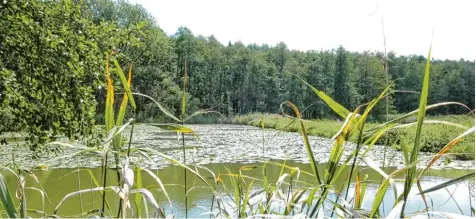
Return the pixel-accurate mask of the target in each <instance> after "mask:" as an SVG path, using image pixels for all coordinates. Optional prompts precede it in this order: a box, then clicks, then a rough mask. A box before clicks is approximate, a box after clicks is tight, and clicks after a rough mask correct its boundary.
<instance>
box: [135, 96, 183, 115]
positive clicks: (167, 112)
mask: <svg viewBox="0 0 476 219" xmlns="http://www.w3.org/2000/svg"><path fill="white" fill-rule="evenodd" d="M132 94H134V95H137V96H141V97H145V98H147V99H149V100H152V101H153V102H154V103H155V104H156V105H157V107H159V109H160V111H162V112H163V113H164V114H165V115H166V116H168V117H169V118H171V119H173V120H175V121H177V122H182V120H180V119H178V118H177V117H176V116H174V114H172V113H171V112H170V111H169V110H168V109H167V108H166V107H164V106H163V105H162V104H161V103H159V102H158V101H157V100H155V99H154V98H152V97H150V96H147V95H145V94H141V93H132Z"/></svg>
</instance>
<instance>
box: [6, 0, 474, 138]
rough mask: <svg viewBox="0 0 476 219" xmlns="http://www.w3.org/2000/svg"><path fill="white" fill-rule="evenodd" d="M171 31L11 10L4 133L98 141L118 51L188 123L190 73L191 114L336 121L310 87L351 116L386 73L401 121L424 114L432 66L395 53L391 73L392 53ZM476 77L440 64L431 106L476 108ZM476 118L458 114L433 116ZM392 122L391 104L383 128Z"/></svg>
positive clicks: (126, 10) (149, 24) (18, 5)
mask: <svg viewBox="0 0 476 219" xmlns="http://www.w3.org/2000/svg"><path fill="white" fill-rule="evenodd" d="M159 24H160V21H156V20H155V19H154V18H153V17H152V16H151V14H150V13H149V12H148V11H147V10H146V9H144V8H143V7H142V6H140V5H132V4H130V3H128V2H127V1H111V0H96V1H92V0H83V1H80V0H69V1H68V0H64V1H35V0H29V1H3V2H0V91H1V96H0V106H1V108H2V114H1V115H0V120H1V124H0V131H2V130H3V131H5V130H12V129H17V130H26V131H28V133H33V134H32V135H31V136H41V137H40V138H36V137H35V138H33V137H32V139H33V140H35V141H37V142H43V141H44V139H45V138H46V136H48V135H50V136H54V135H56V134H57V133H62V134H66V135H67V136H69V137H74V136H75V135H76V134H87V133H88V132H89V131H90V128H91V127H92V125H93V124H94V122H95V121H96V122H97V121H100V120H101V114H102V112H103V111H104V101H105V93H106V92H105V88H104V87H105V86H104V83H105V79H104V78H105V77H104V60H105V57H106V54H107V53H108V52H109V51H111V50H116V51H119V52H120V53H119V54H120V55H119V56H118V58H119V61H120V63H122V64H123V65H124V68H126V66H128V64H133V72H134V73H133V82H132V83H133V90H134V91H135V92H139V93H143V94H146V95H149V96H151V97H153V98H154V99H156V100H157V101H159V102H161V103H163V104H164V105H165V106H167V107H168V108H169V109H170V110H171V111H172V112H173V113H176V114H177V113H178V110H177V109H179V108H180V107H179V106H180V97H181V94H182V93H181V92H182V91H181V87H182V83H183V74H184V70H185V63H187V67H188V74H189V76H190V81H189V83H188V86H187V93H188V95H187V99H188V104H187V106H188V111H189V112H193V111H196V110H198V109H205V108H213V109H215V110H217V111H219V112H220V113H222V114H223V115H234V114H245V113H250V112H269V113H275V112H278V111H279V104H280V103H281V102H282V101H285V100H290V101H292V102H293V103H294V104H296V105H297V106H298V107H299V108H300V109H301V110H302V111H304V115H305V117H306V118H325V117H333V116H334V114H333V113H332V111H331V110H329V108H328V107H327V106H326V105H325V104H324V103H323V102H322V101H320V100H319V99H318V98H317V97H316V95H315V94H313V93H312V91H310V90H309V89H308V88H307V87H306V86H305V85H304V84H303V83H302V82H301V81H300V79H299V78H298V77H300V78H302V79H304V80H306V81H308V82H309V83H310V84H312V85H313V86H315V87H316V88H318V89H320V90H322V91H324V92H326V93H327V94H329V95H330V96H332V97H333V98H334V99H335V100H336V101H338V102H339V103H341V104H343V105H344V106H346V107H348V108H350V109H351V108H354V107H356V106H358V105H359V104H362V103H365V102H368V101H370V100H371V99H372V98H374V97H377V96H378V94H379V93H380V92H381V91H382V90H383V89H385V87H386V84H387V75H386V73H385V68H384V64H385V63H388V68H387V69H388V83H389V84H392V86H393V87H392V88H393V90H394V91H396V92H395V93H393V94H392V95H391V96H390V97H389V100H388V103H389V112H390V113H392V114H393V113H402V112H408V111H410V110H414V109H416V108H418V99H419V94H418V92H419V89H420V88H421V79H422V76H423V71H424V65H425V61H426V58H425V57H424V56H422V55H411V56H398V55H396V54H395V53H393V52H390V53H388V55H387V62H384V60H385V57H384V55H383V54H382V53H380V52H373V51H368V52H360V53H356V52H350V51H346V50H345V48H344V47H342V46H339V47H337V48H336V49H333V50H320V51H306V52H304V51H296V50H290V49H288V48H287V46H286V44H285V43H279V44H277V45H273V46H271V45H256V44H251V45H244V44H243V43H241V42H236V43H231V42H230V43H228V44H227V45H223V44H221V43H220V42H219V41H218V40H217V39H216V38H214V37H213V36H209V37H205V36H200V35H199V36H195V35H194V34H193V33H192V31H191V30H189V29H187V28H185V27H181V28H179V29H178V30H177V32H176V33H175V34H173V35H171V36H167V35H166V34H165V33H164V32H163V30H162V29H160V26H159ZM336 46H337V45H336ZM435 46H437V45H435ZM426 52H427V51H421V54H426ZM474 73H475V69H474V60H471V61H468V60H458V61H455V60H433V61H432V68H431V87H430V91H431V93H430V96H429V102H430V103H436V102H443V101H458V102H461V103H463V104H466V105H468V106H469V107H470V108H473V107H474V96H475V93H474V87H475V85H474V82H475V81H474ZM296 76H298V77H296ZM116 81H118V80H116ZM118 89H120V86H119V85H118ZM136 102H137V103H138V104H137V106H138V108H137V112H136V118H137V119H138V120H139V121H142V122H147V121H164V119H165V117H163V116H161V115H162V114H161V113H160V111H159V109H158V108H157V107H156V106H155V103H152V102H151V101H150V100H147V99H145V98H139V97H138V98H137V100H136ZM466 112H467V110H465V109H463V108H461V107H456V106H454V107H445V108H440V109H437V110H435V111H432V113H440V114H458V113H466ZM385 114H386V106H385V101H383V102H382V103H381V104H379V105H378V106H377V107H376V109H375V111H374V113H373V114H372V116H373V118H375V119H379V118H382V116H383V115H385ZM94 118H95V119H94Z"/></svg>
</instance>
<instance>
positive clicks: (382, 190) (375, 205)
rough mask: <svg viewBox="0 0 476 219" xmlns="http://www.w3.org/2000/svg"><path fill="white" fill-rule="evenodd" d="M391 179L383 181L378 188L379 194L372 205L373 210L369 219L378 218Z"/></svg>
mask: <svg viewBox="0 0 476 219" xmlns="http://www.w3.org/2000/svg"><path fill="white" fill-rule="evenodd" d="M389 179H390V178H388V179H386V180H385V181H383V183H382V184H381V185H380V187H379V188H378V190H377V193H376V194H375V199H374V202H373V203H372V208H371V210H370V216H369V218H375V217H376V214H377V212H378V209H379V207H380V204H381V203H382V200H383V197H384V196H385V193H386V192H387V187H388V185H389V182H390V181H389Z"/></svg>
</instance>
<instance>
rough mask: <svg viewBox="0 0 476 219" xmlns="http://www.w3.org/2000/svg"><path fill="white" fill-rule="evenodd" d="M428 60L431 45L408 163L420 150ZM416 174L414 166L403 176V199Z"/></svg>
mask: <svg viewBox="0 0 476 219" xmlns="http://www.w3.org/2000/svg"><path fill="white" fill-rule="evenodd" d="M430 61H431V46H430V51H429V52H428V58H427V60H426V67H425V75H424V77H423V85H422V89H421V92H420V107H419V110H418V117H417V130H416V134H415V140H414V144H413V150H412V153H411V155H410V159H409V161H408V162H409V163H413V162H415V161H417V160H418V152H419V150H420V135H421V127H422V125H423V120H424V119H425V114H426V105H427V102H428V88H429V85H430ZM415 174H416V166H414V167H412V168H410V169H408V171H407V175H406V177H405V186H404V189H403V201H405V202H406V201H407V198H408V195H409V194H410V190H411V188H412V185H413V181H414V180H415ZM405 202H404V203H403V209H402V212H401V215H400V216H401V217H403V216H404V214H405Z"/></svg>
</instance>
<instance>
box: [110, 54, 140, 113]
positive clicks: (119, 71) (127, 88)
mask: <svg viewBox="0 0 476 219" xmlns="http://www.w3.org/2000/svg"><path fill="white" fill-rule="evenodd" d="M112 61H113V62H114V65H115V66H116V69H117V74H118V75H119V78H120V79H121V83H122V86H123V87H124V90H125V91H126V94H127V96H128V97H129V101H130V103H131V106H132V108H134V110H135V109H136V102H135V101H134V97H133V96H132V91H131V87H130V86H129V83H127V80H126V76H124V72H122V68H121V66H120V65H119V63H118V62H117V60H116V59H115V58H113V59H112ZM130 73H131V74H132V65H131V68H130Z"/></svg>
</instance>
